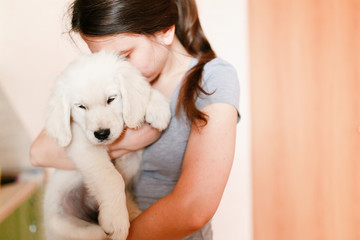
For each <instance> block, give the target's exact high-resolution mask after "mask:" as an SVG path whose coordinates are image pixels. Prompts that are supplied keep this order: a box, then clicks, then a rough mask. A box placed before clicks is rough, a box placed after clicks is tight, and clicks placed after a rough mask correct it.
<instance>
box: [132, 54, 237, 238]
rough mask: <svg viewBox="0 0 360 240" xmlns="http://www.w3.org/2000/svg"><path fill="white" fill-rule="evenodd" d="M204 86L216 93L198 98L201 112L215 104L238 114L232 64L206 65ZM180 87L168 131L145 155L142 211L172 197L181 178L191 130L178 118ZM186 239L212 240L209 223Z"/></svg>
mask: <svg viewBox="0 0 360 240" xmlns="http://www.w3.org/2000/svg"><path fill="white" fill-rule="evenodd" d="M195 64H196V59H193V60H192V62H191V65H190V67H192V66H194V65H195ZM202 86H203V88H204V90H205V91H207V92H210V93H212V92H213V94H212V95H209V96H207V95H205V94H201V95H200V96H199V97H198V99H197V101H196V104H197V107H198V108H199V109H202V108H204V107H205V106H207V105H209V104H212V103H219V102H222V103H229V104H231V105H233V106H234V107H235V108H236V109H237V111H238V113H239V92H240V89H239V81H238V78H237V75H236V71H235V69H234V68H233V67H232V66H231V65H230V64H228V63H227V62H225V61H224V60H222V59H220V58H216V59H214V60H212V61H211V62H209V63H207V64H206V65H205V68H204V73H203V81H202ZM179 87H180V86H178V87H177V89H176V90H175V91H174V93H173V96H172V98H171V113H172V119H171V121H170V125H169V127H168V128H167V129H166V130H165V131H164V133H163V134H162V136H161V137H160V139H159V140H158V141H156V142H155V143H153V144H151V145H150V146H148V147H147V148H146V149H145V151H144V155H143V170H142V173H141V176H140V178H139V180H138V181H137V182H136V183H135V186H134V195H135V196H134V197H135V200H136V202H137V203H138V204H139V206H140V208H141V209H142V210H144V209H146V208H148V207H149V206H150V205H152V204H153V203H155V202H156V201H157V200H158V199H160V198H162V197H164V196H166V195H168V194H169V193H171V192H172V190H173V189H174V187H175V184H176V183H177V181H178V179H179V177H180V173H181V167H182V162H183V158H184V153H185V148H186V144H187V141H188V138H189V134H190V130H191V129H190V124H189V123H188V122H187V121H186V118H185V115H184V113H183V112H182V114H181V116H180V117H179V116H178V117H175V108H176V102H177V98H178V93H179ZM239 119H240V115H239V118H238V120H239ZM185 239H186V240H211V239H212V231H211V225H210V223H209V224H207V225H206V226H205V227H204V228H203V229H202V230H201V231H199V232H197V233H195V234H193V235H191V236H189V237H187V238H185Z"/></svg>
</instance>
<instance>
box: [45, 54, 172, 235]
mask: <svg viewBox="0 0 360 240" xmlns="http://www.w3.org/2000/svg"><path fill="white" fill-rule="evenodd" d="M170 117H171V113H170V107H169V103H168V101H167V99H165V97H164V96H162V95H161V94H160V93H159V92H157V91H156V90H154V89H152V88H151V86H150V85H149V83H148V82H147V81H146V80H145V79H144V78H143V77H142V76H141V75H140V73H139V72H138V71H137V70H136V69H135V68H134V67H133V66H132V65H131V64H130V63H129V62H127V61H125V60H124V59H122V58H120V57H118V56H117V55H116V54H114V53H106V52H99V53H95V54H90V55H85V54H84V55H80V56H79V57H78V58H77V59H76V60H75V61H74V62H73V63H72V64H70V65H69V66H68V68H66V69H65V71H64V72H63V73H62V74H61V76H60V77H59V78H58V80H57V82H56V85H55V88H54V92H53V94H52V96H51V99H50V102H49V106H48V111H47V119H46V124H45V129H46V131H47V133H48V135H50V136H52V137H54V138H55V139H57V141H58V143H59V144H60V145H61V146H64V147H66V151H67V154H68V156H69V157H70V158H71V159H72V161H73V162H74V164H75V166H76V168H77V170H76V171H63V170H56V171H55V173H54V174H53V175H52V176H51V178H50V180H49V183H48V185H47V188H46V192H45V199H44V222H45V231H46V235H47V237H48V239H51V240H61V239H64V240H65V239H66V240H70V239H74V240H75V239H76V240H78V239H79V240H80V239H87V240H88V239H104V238H106V237H110V238H111V239H116V240H123V239H126V237H127V235H128V229H129V225H130V223H129V221H130V220H131V219H133V218H135V217H136V216H137V215H138V214H139V213H140V210H139V209H138V207H137V205H136V204H135V203H134V202H133V200H132V198H131V194H129V192H128V191H127V190H128V189H129V185H130V184H131V182H132V181H133V179H134V177H136V175H137V174H138V172H139V169H140V164H141V155H142V151H141V150H140V151H137V152H132V153H129V154H126V155H125V156H123V157H122V158H120V159H116V160H115V161H111V159H110V158H109V156H108V154H107V149H106V145H108V144H110V143H112V142H113V141H114V140H116V139H117V138H118V137H119V136H120V135H121V133H122V132H123V130H124V128H125V127H130V128H137V127H140V126H141V125H142V123H143V121H146V122H148V123H150V124H151V125H152V126H153V127H155V128H157V129H159V130H164V129H165V128H166V127H167V125H168V123H169V120H170Z"/></svg>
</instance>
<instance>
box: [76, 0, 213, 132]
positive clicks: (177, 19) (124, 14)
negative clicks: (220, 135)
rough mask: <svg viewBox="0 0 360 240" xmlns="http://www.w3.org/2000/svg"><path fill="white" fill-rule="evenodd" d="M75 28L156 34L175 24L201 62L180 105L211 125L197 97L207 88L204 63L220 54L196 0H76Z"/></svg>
mask: <svg viewBox="0 0 360 240" xmlns="http://www.w3.org/2000/svg"><path fill="white" fill-rule="evenodd" d="M70 12H71V28H72V31H74V32H80V33H82V34H84V35H88V36H105V35H113V34H118V33H135V34H145V35H152V34H154V33H156V32H158V31H160V30H164V29H166V28H169V27H171V26H173V25H175V34H176V36H177V37H178V39H179V40H180V42H181V43H182V45H183V46H184V47H185V49H186V50H187V52H188V53H189V54H190V55H191V56H193V57H195V58H197V60H198V62H197V64H196V65H195V66H194V67H192V68H191V69H190V70H189V71H188V72H187V74H186V76H185V79H184V81H183V83H182V86H181V88H180V92H179V97H178V102H177V105H176V113H177V115H178V114H179V112H180V111H181V109H183V110H184V112H185V114H186V116H187V118H188V119H189V120H190V121H191V122H193V123H195V124H196V126H198V127H200V126H204V125H206V124H207V119H208V116H207V115H206V114H205V113H203V112H201V111H200V110H199V109H197V107H196V104H195V100H196V98H197V97H198V96H199V94H200V93H201V92H202V93H204V94H209V93H207V92H205V91H204V89H203V88H202V87H201V80H202V74H203V69H204V66H205V64H206V63H207V62H209V61H211V60H212V59H214V58H215V57H216V54H215V52H214V51H213V50H212V48H211V46H210V43H209V41H208V40H207V39H206V37H205V34H204V32H203V30H202V28H201V25H200V20H199V16H198V11H197V6H196V2H195V0H152V1H144V0H126V1H125V0H75V1H74V2H73V3H72V5H71V7H70Z"/></svg>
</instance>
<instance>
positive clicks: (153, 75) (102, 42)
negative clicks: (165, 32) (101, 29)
mask: <svg viewBox="0 0 360 240" xmlns="http://www.w3.org/2000/svg"><path fill="white" fill-rule="evenodd" d="M82 38H83V39H84V41H85V42H86V44H87V45H88V47H89V49H90V51H91V52H93V53H94V52H98V51H101V50H108V51H112V52H116V53H118V54H119V55H121V56H124V57H125V58H126V59H127V60H128V61H129V62H130V63H131V64H133V65H134V66H135V67H136V68H137V69H138V70H139V71H140V72H141V74H142V75H143V76H144V77H145V78H146V79H147V80H148V81H149V82H152V81H153V80H155V79H157V78H158V77H159V75H160V74H161V72H162V70H163V69H164V67H165V64H166V61H167V59H168V54H169V49H168V48H167V47H166V46H165V45H164V44H161V39H160V38H158V37H157V36H153V37H147V36H145V35H134V34H125V33H121V34H117V35H112V36H101V37H88V36H82Z"/></svg>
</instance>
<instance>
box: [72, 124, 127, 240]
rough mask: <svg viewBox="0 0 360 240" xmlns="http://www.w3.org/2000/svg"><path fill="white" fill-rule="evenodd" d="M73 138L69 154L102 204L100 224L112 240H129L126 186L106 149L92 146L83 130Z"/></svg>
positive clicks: (92, 192)
mask: <svg viewBox="0 0 360 240" xmlns="http://www.w3.org/2000/svg"><path fill="white" fill-rule="evenodd" d="M74 125H75V124H74ZM75 128H76V127H75ZM73 135H74V136H73V142H72V144H71V145H70V146H69V148H68V149H67V151H68V152H69V156H71V157H72V160H73V161H74V163H75V165H76V167H77V168H78V170H79V171H80V173H81V174H82V176H83V180H84V183H85V185H86V187H87V189H88V191H89V193H90V194H91V195H93V196H94V197H95V199H96V200H97V202H98V204H99V223H100V225H101V227H102V228H103V229H104V231H105V232H106V233H108V234H109V236H110V238H111V239H113V240H125V239H126V237H127V235H128V231H129V226H130V222H129V215H128V211H127V207H126V195H125V182H124V180H123V178H122V176H121V175H120V174H119V172H118V171H117V170H116V169H115V167H114V165H113V164H112V163H111V161H110V158H109V156H108V154H107V151H106V149H105V148H104V147H102V146H94V145H92V144H91V143H89V142H88V141H87V139H86V136H85V135H84V134H83V133H82V131H81V130H80V131H77V130H76V129H73Z"/></svg>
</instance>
